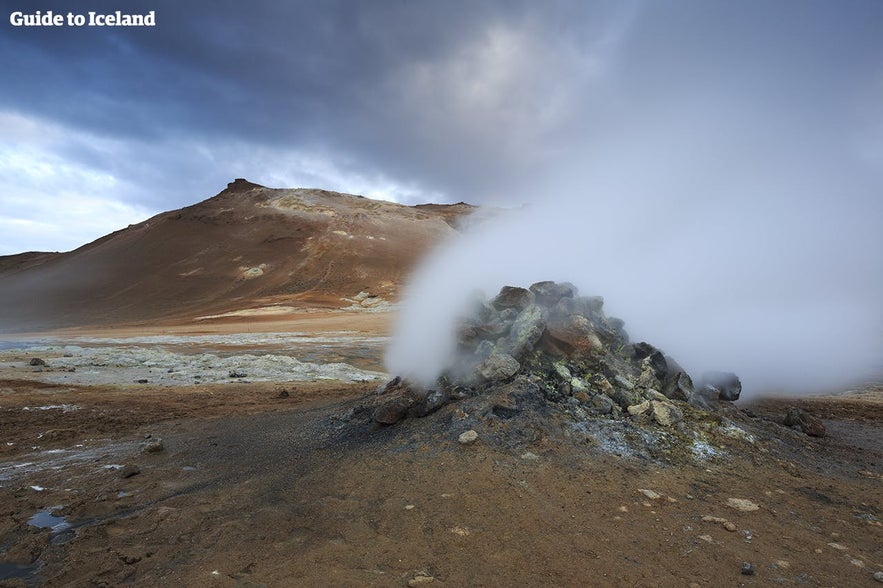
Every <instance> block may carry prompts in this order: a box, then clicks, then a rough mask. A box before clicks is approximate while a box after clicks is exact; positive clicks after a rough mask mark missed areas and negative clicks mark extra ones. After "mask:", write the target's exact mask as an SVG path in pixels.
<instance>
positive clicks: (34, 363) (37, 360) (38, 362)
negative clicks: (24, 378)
mask: <svg viewBox="0 0 883 588" xmlns="http://www.w3.org/2000/svg"><path fill="white" fill-rule="evenodd" d="M28 365H32V366H35V367H36V366H45V365H46V362H45V361H44V360H43V359H41V358H39V357H32V358H31V361H29V362H28Z"/></svg>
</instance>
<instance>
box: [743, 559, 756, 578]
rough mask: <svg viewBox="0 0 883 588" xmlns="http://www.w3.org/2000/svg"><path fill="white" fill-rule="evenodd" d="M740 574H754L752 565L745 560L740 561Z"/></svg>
mask: <svg viewBox="0 0 883 588" xmlns="http://www.w3.org/2000/svg"><path fill="white" fill-rule="evenodd" d="M742 575H743V576H753V575H754V565H752V564H750V563H748V562H747V561H746V562H742Z"/></svg>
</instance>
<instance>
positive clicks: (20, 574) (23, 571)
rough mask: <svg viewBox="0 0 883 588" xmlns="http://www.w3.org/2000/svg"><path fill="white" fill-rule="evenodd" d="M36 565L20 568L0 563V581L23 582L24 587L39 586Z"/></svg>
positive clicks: (11, 564) (16, 565) (20, 566)
mask: <svg viewBox="0 0 883 588" xmlns="http://www.w3.org/2000/svg"><path fill="white" fill-rule="evenodd" d="M37 570H38V566H37V564H31V565H27V566H22V565H18V564H14V563H6V562H2V561H0V580H16V579H18V580H24V582H25V586H39V585H40V584H41V582H39V581H38V579H37V577H36V576H37Z"/></svg>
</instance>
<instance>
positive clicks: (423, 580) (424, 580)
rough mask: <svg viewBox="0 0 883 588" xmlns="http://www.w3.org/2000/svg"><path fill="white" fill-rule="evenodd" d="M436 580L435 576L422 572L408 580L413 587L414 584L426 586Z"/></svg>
mask: <svg viewBox="0 0 883 588" xmlns="http://www.w3.org/2000/svg"><path fill="white" fill-rule="evenodd" d="M433 582H435V577H433V576H430V575H429V574H426V573H420V574H417V575H416V576H414V577H413V578H411V579H410V580H408V586H410V587H411V588H413V587H414V586H426V585H428V584H432V583H433Z"/></svg>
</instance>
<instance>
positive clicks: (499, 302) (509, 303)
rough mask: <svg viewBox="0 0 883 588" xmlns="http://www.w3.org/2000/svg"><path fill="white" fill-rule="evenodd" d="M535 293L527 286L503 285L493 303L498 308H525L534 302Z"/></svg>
mask: <svg viewBox="0 0 883 588" xmlns="http://www.w3.org/2000/svg"><path fill="white" fill-rule="evenodd" d="M534 298H535V296H534V293H533V292H531V291H530V290H528V289H527V288H519V287H517V286H503V287H502V288H501V289H500V293H499V294H497V297H496V298H494V299H493V300H492V301H491V305H492V306H493V307H494V308H496V309H497V310H503V309H506V308H514V309H516V310H523V309H525V308H527V307H528V306H530V305H531V304H533V302H534Z"/></svg>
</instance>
